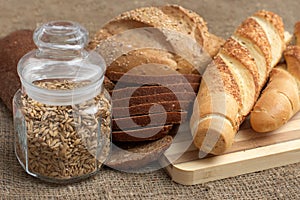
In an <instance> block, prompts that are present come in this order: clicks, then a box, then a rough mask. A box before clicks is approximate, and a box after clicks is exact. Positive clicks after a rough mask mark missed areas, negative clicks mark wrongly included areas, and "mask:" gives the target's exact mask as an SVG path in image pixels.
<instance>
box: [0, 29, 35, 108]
mask: <svg viewBox="0 0 300 200" xmlns="http://www.w3.org/2000/svg"><path fill="white" fill-rule="evenodd" d="M32 35H33V31H32V30H18V31H15V32H12V33H10V34H9V35H7V36H6V37H4V38H2V39H0V80H1V83H0V98H1V99H2V100H3V102H4V104H5V105H6V106H7V108H8V109H10V110H11V111H12V99H13V97H14V95H15V93H16V91H17V90H18V89H19V88H21V82H20V78H19V76H18V73H17V65H18V62H19V60H20V59H21V58H22V57H23V56H24V55H25V54H26V53H28V52H29V51H31V50H33V49H35V48H36V46H35V44H34V42H33V39H32Z"/></svg>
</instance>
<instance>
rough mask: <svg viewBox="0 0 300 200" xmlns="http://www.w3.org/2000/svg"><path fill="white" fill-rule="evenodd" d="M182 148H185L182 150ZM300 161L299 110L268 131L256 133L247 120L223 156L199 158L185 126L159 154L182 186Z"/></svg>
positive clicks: (174, 178)
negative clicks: (165, 149)
mask: <svg viewBox="0 0 300 200" xmlns="http://www.w3.org/2000/svg"><path fill="white" fill-rule="evenodd" d="M183 150H184V151H183ZM296 162H300V113H298V114H296V115H295V116H294V117H293V118H292V119H291V120H290V121H289V122H288V123H287V124H285V125H284V126H283V127H281V128H280V129H278V130H276V131H273V132H270V133H256V132H254V131H253V130H252V129H251V128H250V125H249V122H248V121H246V122H245V123H244V124H243V125H242V127H241V130H240V131H239V132H238V134H237V136H236V138H235V142H234V144H233V146H232V148H231V149H230V150H229V151H228V152H226V153H225V154H223V155H219V156H207V157H206V158H203V159H199V151H198V150H197V148H196V147H195V146H194V145H193V144H192V136H191V133H190V131H189V129H188V125H185V126H183V128H182V130H181V132H180V134H178V137H175V139H174V142H173V144H172V146H171V147H170V148H169V149H168V150H167V151H166V152H165V154H164V155H163V156H162V157H161V159H160V163H161V164H162V166H164V167H165V169H166V171H167V172H168V174H169V175H170V176H171V178H172V180H173V181H175V182H177V183H180V184H183V185H194V184H199V183H204V182H208V181H213V180H218V179H223V178H228V177H233V176H237V175H241V174H246V173H250V172H256V171H261V170H265V169H269V168H273V167H279V166H283V165H287V164H292V163H296Z"/></svg>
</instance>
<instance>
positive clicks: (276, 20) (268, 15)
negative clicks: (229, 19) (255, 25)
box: [254, 10, 284, 41]
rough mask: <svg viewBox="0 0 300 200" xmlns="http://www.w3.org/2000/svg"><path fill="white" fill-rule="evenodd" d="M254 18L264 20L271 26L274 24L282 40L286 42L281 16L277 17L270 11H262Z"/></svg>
mask: <svg viewBox="0 0 300 200" xmlns="http://www.w3.org/2000/svg"><path fill="white" fill-rule="evenodd" d="M254 16H257V17H259V18H262V19H263V20H266V21H268V22H269V23H270V24H272V25H273V26H274V27H275V29H276V30H277V32H278V34H279V36H280V38H281V40H282V41H284V24H283V21H282V18H281V17H280V16H279V15H276V14H275V13H273V12H270V11H266V10H260V11H258V12H256V13H255V14H254Z"/></svg>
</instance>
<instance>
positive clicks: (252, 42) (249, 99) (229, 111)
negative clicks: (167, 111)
mask: <svg viewBox="0 0 300 200" xmlns="http://www.w3.org/2000/svg"><path fill="white" fill-rule="evenodd" d="M283 32H284V29H283V23H282V20H281V18H280V17H279V16H277V15H276V14H274V13H271V12H268V11H259V12H257V13H255V14H254V15H253V16H251V17H249V18H247V19H246V20H245V21H244V22H243V23H242V24H241V25H240V26H239V27H238V28H237V29H236V31H235V33H234V36H233V37H231V38H229V39H228V40H227V41H226V42H225V44H224V46H223V47H222V48H221V49H220V51H219V53H218V54H217V55H216V56H215V58H214V60H213V65H209V66H208V67H207V69H206V72H205V73H204V75H203V77H202V82H201V85H200V89H199V92H198V95H197V98H196V99H197V101H195V104H194V108H193V114H192V117H191V121H190V127H191V130H192V134H193V135H194V136H195V138H194V143H195V145H196V146H197V147H198V148H199V149H200V150H202V151H205V152H206V153H212V154H221V153H224V152H225V151H226V150H227V149H228V148H230V147H231V145H232V143H233V141H234V136H235V134H236V133H237V131H238V129H239V126H240V124H241V123H242V122H243V120H244V119H245V118H246V116H247V115H248V114H249V113H250V111H251V109H252V107H253V105H254V104H255V102H256V100H257V98H258V96H259V93H260V90H261V88H262V87H263V85H264V83H265V82H266V80H267V77H268V75H269V73H270V71H271V69H272V68H273V67H274V65H275V64H276V63H277V62H278V60H279V59H280V58H281V54H282V51H283V49H284V48H285V45H283V44H284V37H283ZM278 38H279V39H278ZM245 41H246V42H247V44H246V43H245V44H243V42H245ZM272 42H278V45H277V44H276V45H274V44H272ZM277 47H278V49H277ZM250 51H252V52H250ZM254 51H255V52H254ZM279 53H280V55H279ZM252 56H257V57H259V58H256V57H252ZM260 58H264V62H265V65H264V66H260V65H259V64H260V63H262V61H261V60H259V59H260ZM220 97H222V99H221V100H219V101H218V100H216V99H218V98H219V99H220ZM210 99H211V100H210ZM204 101H207V102H204ZM233 107H235V108H236V109H233ZM216 138H217V140H216ZM214 140H216V141H214Z"/></svg>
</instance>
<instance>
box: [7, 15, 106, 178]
mask: <svg viewBox="0 0 300 200" xmlns="http://www.w3.org/2000/svg"><path fill="white" fill-rule="evenodd" d="M33 39H34V42H35V44H36V45H37V47H38V49H37V50H34V51H31V52H29V53H28V54H26V55H25V56H24V57H23V58H22V59H21V60H20V61H19V64H18V69H17V70H18V74H19V77H20V80H21V83H22V88H21V89H20V90H19V91H17V93H16V94H15V96H14V100H13V108H14V112H13V113H14V126H15V153H16V156H17V159H18V160H19V162H20V164H21V165H22V167H23V168H24V169H25V170H26V172H27V173H28V174H30V175H32V176H35V177H38V178H40V179H43V180H45V181H49V182H54V183H68V182H73V181H78V180H81V179H82V178H86V177H89V176H91V175H93V174H95V173H96V172H98V171H99V169H100V168H101V166H102V164H103V163H104V161H105V160H106V158H107V157H108V154H109V152H110V147H111V98H110V95H109V93H108V92H107V91H106V90H105V89H104V87H103V80H104V73H105V69H106V66H105V62H104V60H103V59H102V57H101V56H100V55H99V54H98V53H96V52H87V51H86V50H85V49H84V47H85V45H86V44H87V41H88V32H87V31H86V30H85V29H84V28H83V27H82V26H80V25H79V24H78V23H76V22H70V21H53V22H49V23H46V24H44V25H42V26H41V27H39V28H37V29H36V30H35V32H34V35H33Z"/></svg>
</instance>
